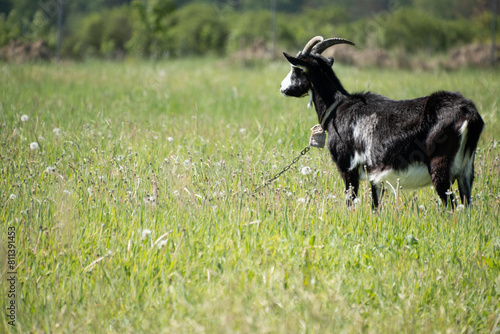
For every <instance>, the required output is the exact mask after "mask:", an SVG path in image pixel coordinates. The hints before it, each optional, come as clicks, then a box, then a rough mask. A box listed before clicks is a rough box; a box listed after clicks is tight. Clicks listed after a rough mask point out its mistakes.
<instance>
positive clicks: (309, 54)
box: [280, 36, 354, 97]
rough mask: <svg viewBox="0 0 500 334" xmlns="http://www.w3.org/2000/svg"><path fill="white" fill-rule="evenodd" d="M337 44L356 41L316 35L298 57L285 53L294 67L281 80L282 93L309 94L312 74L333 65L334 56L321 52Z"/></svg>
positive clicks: (296, 95) (295, 95) (289, 94)
mask: <svg viewBox="0 0 500 334" xmlns="http://www.w3.org/2000/svg"><path fill="white" fill-rule="evenodd" d="M336 44H351V45H354V43H352V42H350V41H348V40H346V39H343V38H329V39H326V40H325V39H323V37H321V36H316V37H314V38H313V39H311V40H310V41H309V42H308V43H307V44H306V46H305V47H304V49H303V50H302V51H300V52H299V53H298V54H297V56H296V57H293V56H290V55H289V54H287V53H283V54H284V55H285V57H286V59H287V60H288V62H289V63H290V65H291V66H292V69H291V71H290V73H288V75H287V76H286V78H285V79H283V81H282V82H281V88H280V91H281V94H283V95H285V96H294V97H303V96H306V95H308V94H309V91H310V90H311V82H310V76H311V75H313V74H314V73H315V72H318V71H324V70H325V69H330V68H331V67H332V65H333V58H325V57H323V56H322V55H321V53H322V52H323V51H325V50H326V49H327V48H329V47H330V46H333V45H336Z"/></svg>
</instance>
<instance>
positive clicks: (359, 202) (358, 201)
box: [352, 198, 361, 206]
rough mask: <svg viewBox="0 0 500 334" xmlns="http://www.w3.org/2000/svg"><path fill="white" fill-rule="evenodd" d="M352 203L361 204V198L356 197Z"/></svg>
mask: <svg viewBox="0 0 500 334" xmlns="http://www.w3.org/2000/svg"><path fill="white" fill-rule="evenodd" d="M352 203H353V204H354V206H357V205H358V204H361V200H360V199H359V198H355V199H354V201H353V202H352Z"/></svg>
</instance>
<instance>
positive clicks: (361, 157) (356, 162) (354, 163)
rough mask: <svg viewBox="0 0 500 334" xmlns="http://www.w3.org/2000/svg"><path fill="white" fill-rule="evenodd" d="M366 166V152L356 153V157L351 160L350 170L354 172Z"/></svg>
mask: <svg viewBox="0 0 500 334" xmlns="http://www.w3.org/2000/svg"><path fill="white" fill-rule="evenodd" d="M365 164H366V156H365V153H364V152H358V151H356V152H354V157H353V158H352V159H351V165H350V166H349V170H350V171H351V170H354V169H356V168H363V166H364V165H365Z"/></svg>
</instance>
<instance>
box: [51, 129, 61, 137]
mask: <svg viewBox="0 0 500 334" xmlns="http://www.w3.org/2000/svg"><path fill="white" fill-rule="evenodd" d="M52 132H53V133H54V134H55V135H56V136H59V135H60V134H61V129H59V128H54V130H52Z"/></svg>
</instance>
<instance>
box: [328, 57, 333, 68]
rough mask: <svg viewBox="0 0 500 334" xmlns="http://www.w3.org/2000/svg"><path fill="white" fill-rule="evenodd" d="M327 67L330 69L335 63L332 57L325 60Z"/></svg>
mask: <svg viewBox="0 0 500 334" xmlns="http://www.w3.org/2000/svg"><path fill="white" fill-rule="evenodd" d="M326 61H327V64H328V66H330V67H332V66H333V63H334V62H335V61H334V60H333V58H332V57H328V58H327V59H326Z"/></svg>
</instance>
